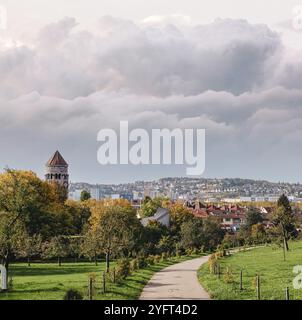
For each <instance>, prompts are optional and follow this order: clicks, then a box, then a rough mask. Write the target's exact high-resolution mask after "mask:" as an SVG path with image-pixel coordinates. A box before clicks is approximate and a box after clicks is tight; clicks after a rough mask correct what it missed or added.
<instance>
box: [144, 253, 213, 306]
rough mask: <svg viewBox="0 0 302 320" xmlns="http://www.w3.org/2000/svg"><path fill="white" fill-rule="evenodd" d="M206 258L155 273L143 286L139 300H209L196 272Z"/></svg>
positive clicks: (189, 261) (178, 264) (175, 265)
mask: <svg viewBox="0 0 302 320" xmlns="http://www.w3.org/2000/svg"><path fill="white" fill-rule="evenodd" d="M207 261H208V256H206V257H201V258H197V259H193V260H188V261H185V262H181V263H177V264H174V265H172V266H169V267H167V268H165V269H163V270H161V271H159V272H157V273H156V274H155V275H154V276H153V277H152V279H151V280H150V281H149V283H148V284H147V285H146V286H145V288H144V290H143V292H142V294H141V297H140V300H210V297H209V295H208V293H207V292H206V291H205V290H204V289H203V287H202V286H201V285H200V284H199V281H198V279H197V270H198V269H199V267H200V266H201V265H202V264H204V263H206V262H207Z"/></svg>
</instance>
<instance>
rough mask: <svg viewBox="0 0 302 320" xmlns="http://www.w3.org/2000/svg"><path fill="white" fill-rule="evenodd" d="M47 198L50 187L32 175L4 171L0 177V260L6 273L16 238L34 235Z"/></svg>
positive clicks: (48, 197) (45, 208) (26, 172)
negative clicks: (25, 234) (23, 235)
mask: <svg viewBox="0 0 302 320" xmlns="http://www.w3.org/2000/svg"><path fill="white" fill-rule="evenodd" d="M51 199H52V198H51V188H50V186H49V185H48V184H47V183H46V182H44V181H42V180H40V179H39V178H38V177H37V176H36V175H35V174H34V173H32V172H28V171H17V170H11V169H6V170H5V172H4V173H2V174H0V212H1V219H0V225H1V227H0V239H1V249H0V261H1V264H2V265H3V266H4V267H5V269H6V271H7V274H8V269H9V264H10V261H11V258H12V255H13V253H14V251H15V250H16V248H15V244H16V241H15V240H16V239H17V238H18V236H17V235H18V234H19V235H20V233H22V234H24V232H25V231H24V230H26V233H27V234H28V235H29V236H31V235H33V234H35V233H38V232H35V230H36V229H38V228H37V226H39V224H40V223H41V221H42V219H43V218H44V213H45V212H47V209H48V206H49V203H50V201H51Z"/></svg>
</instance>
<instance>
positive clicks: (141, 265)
mask: <svg viewBox="0 0 302 320" xmlns="http://www.w3.org/2000/svg"><path fill="white" fill-rule="evenodd" d="M137 261H138V268H139V269H143V268H146V267H147V266H148V263H147V261H146V258H145V257H143V256H141V257H138V259H137Z"/></svg>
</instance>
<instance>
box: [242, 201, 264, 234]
mask: <svg viewBox="0 0 302 320" xmlns="http://www.w3.org/2000/svg"><path fill="white" fill-rule="evenodd" d="M262 222H263V217H262V215H261V212H260V211H259V210H258V209H257V208H255V207H250V208H249V210H248V211H247V213H246V221H245V226H244V227H245V228H246V229H247V230H251V228H252V226H253V225H255V224H258V223H262Z"/></svg>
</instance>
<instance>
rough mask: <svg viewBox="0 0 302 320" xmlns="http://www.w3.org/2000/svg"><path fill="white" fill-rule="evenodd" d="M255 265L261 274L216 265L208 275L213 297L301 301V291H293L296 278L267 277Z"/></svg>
mask: <svg viewBox="0 0 302 320" xmlns="http://www.w3.org/2000/svg"><path fill="white" fill-rule="evenodd" d="M255 266H257V267H258V269H259V272H258V273H255V271H254V270H253V271H250V269H248V268H244V267H241V266H236V265H232V266H228V265H222V264H220V263H215V264H214V265H213V266H212V270H211V268H210V270H209V271H208V272H207V274H206V276H207V277H208V276H210V277H211V280H212V281H211V283H212V287H211V291H212V293H214V296H217V297H219V299H223V300H233V299H236V300H237V299H238V300H293V299H294V300H302V290H297V289H294V287H293V284H292V282H293V277H290V276H288V277H280V276H278V275H275V276H274V275H269V276H268V275H267V274H265V273H264V272H262V271H261V268H260V267H259V265H258V264H256V263H255ZM249 267H251V266H250V265H249ZM203 272H204V273H206V271H203ZM213 277H215V278H216V279H215V280H214V279H213Z"/></svg>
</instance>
